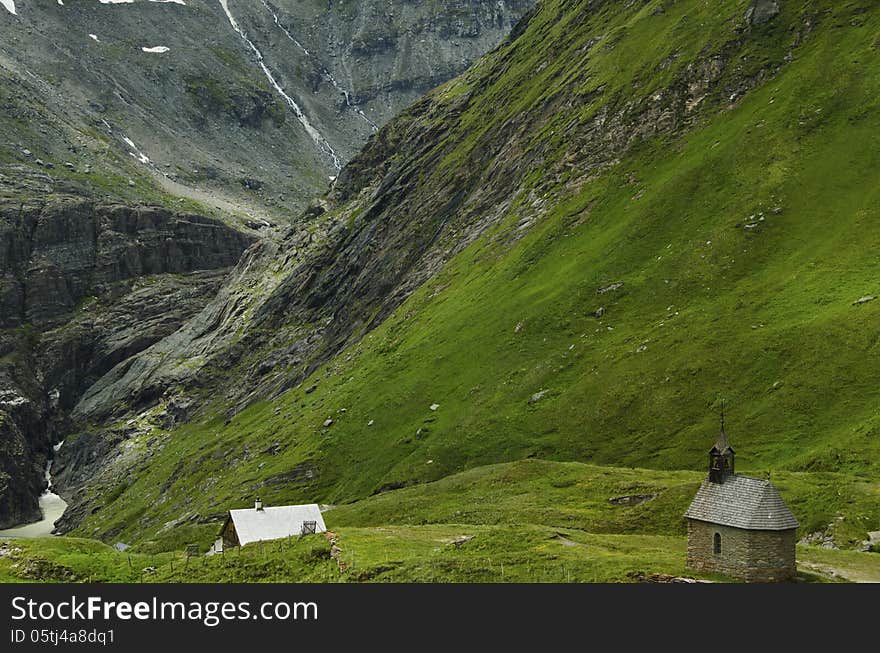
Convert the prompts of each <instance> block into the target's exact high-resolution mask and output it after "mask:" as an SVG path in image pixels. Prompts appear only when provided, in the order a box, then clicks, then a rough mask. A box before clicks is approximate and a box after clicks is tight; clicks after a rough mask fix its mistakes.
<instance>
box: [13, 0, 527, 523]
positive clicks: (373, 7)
mask: <svg viewBox="0 0 880 653" xmlns="http://www.w3.org/2000/svg"><path fill="white" fill-rule="evenodd" d="M532 4H533V2H532V1H531V0H528V1H524V0H520V1H509V2H486V1H473V0H454V1H446V2H433V1H432V2H412V3H404V4H403V5H400V6H394V5H393V4H392V3H388V2H368V3H358V2H347V1H345V2H338V3H329V4H328V5H327V6H326V7H325V6H324V5H321V4H320V3H312V2H300V1H290V0H282V1H279V2H268V1H264V0H260V1H259V2H243V1H240V0H222V1H215V0H187V2H172V3H169V2H164V3H163V2H149V1H147V0H136V1H134V2H124V3H114V2H106V3H105V2H98V1H97V0H96V1H94V2H91V1H89V2H86V1H83V2H68V3H66V4H62V3H49V2H35V1H31V0H17V1H16V2H9V3H5V4H4V5H3V6H0V113H2V114H3V120H0V409H2V410H0V417H2V420H0V424H2V427H0V428H2V432H3V438H2V440H0V442H2V446H3V447H4V450H3V452H2V454H0V527H4V526H9V525H12V524H15V523H18V522H22V521H29V520H32V519H34V518H36V517H38V510H37V502H36V497H37V496H38V495H39V493H40V492H41V491H42V489H43V487H44V485H45V481H44V479H43V469H44V467H45V463H46V460H47V457H48V456H49V455H51V453H50V452H51V445H52V444H54V443H56V442H58V441H59V440H60V439H62V438H64V437H66V436H67V435H68V434H70V433H71V432H72V431H76V430H77V424H78V423H80V422H81V421H82V420H88V421H89V423H90V424H92V425H94V426H95V427H96V428H98V431H97V432H98V433H99V434H101V435H100V437H97V438H93V439H90V438H89V437H88V436H87V435H86V436H84V437H79V438H71V439H69V442H68V444H67V446H66V450H65V454H66V456H67V457H68V459H67V460H62V461H57V464H56V466H55V471H56V475H57V478H58V479H59V481H58V482H59V483H60V485H61V486H64V485H65V480H67V481H68V486H70V487H73V486H75V485H77V484H82V483H83V482H85V481H86V480H88V479H89V478H90V476H91V475H92V474H94V472H95V468H96V466H100V465H102V464H103V463H104V462H105V456H106V455H111V454H113V453H114V452H115V451H116V450H117V445H119V444H120V443H121V442H122V441H123V440H125V439H126V438H127V437H128V436H129V435H130V432H131V428H128V429H126V428H122V429H120V428H118V427H117V426H114V425H111V426H110V427H109V428H107V429H106V430H103V428H102V425H103V424H104V422H103V420H105V419H109V417H110V416H111V415H125V414H134V413H136V412H137V408H136V407H140V406H143V405H148V406H156V405H157V404H158V405H161V406H162V407H163V409H162V411H163V412H162V416H161V418H159V419H158V421H157V422H156V425H157V426H158V427H160V428H170V427H172V426H174V425H175V424H177V423H179V422H182V421H186V419H188V417H189V414H190V412H191V411H190V408H189V406H190V404H191V403H192V402H191V401H190V400H188V399H181V400H178V399H177V397H176V395H175V394H174V393H173V392H172V393H171V394H169V388H170V386H162V387H161V389H159V390H158V394H153V392H154V391H155V390H156V389H157V388H159V386H158V385H156V384H151V385H150V387H148V388H143V389H142V390H141V391H138V392H137V393H136V397H131V400H132V401H131V404H130V405H122V404H118V405H114V406H112V408H110V409H109V410H108V411H103V410H96V411H78V412H77V413H76V418H75V420H74V421H71V420H70V415H69V413H70V411H71V410H72V409H74V408H75V407H76V406H77V405H78V404H79V403H80V399H81V398H82V396H83V395H84V394H89V396H90V397H94V396H101V397H103V396H104V395H103V394H102V390H97V391H94V390H90V388H91V387H92V385H93V384H95V383H96V382H98V381H99V380H100V379H102V378H103V377H104V376H105V375H107V374H111V376H112V375H119V374H122V373H124V372H125V371H131V373H135V371H136V370H138V369H139V368H140V367H141V366H142V362H141V360H140V359H138V358H136V355H137V354H139V353H141V352H142V351H144V350H145V349H148V348H150V347H151V346H153V345H155V344H158V343H160V342H161V341H163V340H165V339H166V338H168V339H169V343H170V344H167V345H163V346H164V347H167V349H168V350H169V351H183V347H182V346H181V345H178V344H175V343H176V342H177V341H178V340H180V339H181V337H182V336H181V335H180V333H178V331H179V330H180V329H181V327H185V332H187V331H186V329H189V330H192V331H193V332H194V333H195V334H196V336H195V337H199V338H201V337H202V335H204V337H206V338H207V339H208V341H207V342H206V341H203V345H204V346H205V347H206V349H205V357H204V360H205V361H211V362H213V361H215V360H216V359H215V357H214V356H215V354H216V353H217V352H219V351H223V350H224V349H225V347H226V344H227V341H228V340H229V339H230V338H235V337H237V335H238V334H237V333H236V332H235V331H234V330H227V329H233V326H232V325H233V324H235V323H237V322H243V321H246V322H249V320H250V315H249V314H247V313H246V311H249V310H250V307H251V306H252V305H253V304H254V303H255V302H258V301H259V299H258V298H259V297H260V296H261V294H262V295H266V294H270V293H271V291H272V290H273V289H274V286H275V285H276V284H277V283H278V282H279V281H280V280H281V278H282V277H283V269H282V267H281V266H280V265H279V264H277V263H271V262H268V261H272V260H274V255H275V253H276V252H278V247H277V244H276V242H275V241H277V239H278V238H279V237H280V234H281V233H283V230H284V229H285V228H286V227H285V225H286V224H287V223H289V222H291V221H293V220H294V219H295V218H296V217H297V216H298V215H299V214H300V213H301V211H302V209H303V208H304V207H306V205H307V204H308V202H309V201H310V199H311V198H312V197H313V196H314V195H315V194H316V193H319V192H324V190H325V189H326V187H327V184H328V181H329V180H331V179H333V178H335V176H336V175H337V174H338V171H339V168H340V167H341V166H342V165H343V164H344V163H345V162H346V161H347V160H349V159H350V158H351V157H352V156H353V155H354V153H356V152H357V150H358V149H359V148H360V146H361V145H362V144H363V142H364V141H365V140H366V139H367V138H368V137H369V136H370V135H371V134H372V133H374V132H375V131H376V130H377V129H378V128H379V126H380V125H382V124H384V123H385V122H386V121H387V120H388V119H390V118H391V116H392V115H393V114H394V113H396V112H397V111H399V110H400V109H402V108H403V107H405V106H406V105H407V104H409V103H410V102H412V101H413V100H414V99H416V98H417V97H418V96H419V95H421V94H422V93H423V92H425V91H427V90H429V89H430V88H432V87H433V86H435V85H437V84H438V83H440V82H442V81H445V80H447V79H449V78H450V77H452V76H454V75H455V74H457V73H459V72H461V71H462V70H464V69H465V68H466V67H467V66H468V65H469V64H470V63H471V62H473V61H474V60H475V59H477V58H478V57H479V56H481V55H482V54H483V53H485V52H486V51H488V50H490V49H491V48H492V47H494V46H495V45H496V44H497V43H499V42H500V41H501V40H502V39H503V38H504V37H505V36H506V35H507V33H508V32H509V31H510V29H511V28H512V26H513V25H514V24H515V23H516V21H517V20H518V19H519V17H520V16H521V15H522V14H523V13H524V12H525V11H526V10H527V9H528V8H529V7H530V6H531V5H532ZM169 207H173V208H169ZM227 225H232V226H231V227H229V226H227ZM292 233H297V234H299V236H298V238H300V239H303V238H304V239H305V242H304V244H303V245H301V246H300V249H301V251H306V250H308V248H309V246H310V243H314V244H313V245H312V246H313V247H317V244H316V243H323V242H324V238H326V237H327V235H328V234H326V233H323V232H322V230H321V228H320V227H317V228H316V227H314V226H312V225H309V226H307V227H305V228H304V229H302V230H300V229H298V228H297V229H295V230H294V231H293V232H292ZM256 236H260V237H262V238H264V239H265V240H264V241H263V242H261V243H260V244H259V245H257V246H255V247H254V248H253V251H252V252H250V253H249V254H248V256H247V257H245V258H244V259H243V261H242V262H241V264H240V265H239V268H238V269H237V271H236V273H235V274H234V275H233V279H232V280H231V281H229V282H228V283H224V281H223V280H224V277H225V275H226V273H227V270H228V268H229V267H230V266H232V265H234V264H235V263H236V261H238V260H239V257H240V255H241V253H242V252H243V251H244V250H245V249H246V248H247V247H248V246H250V245H251V244H252V243H253V242H254V241H255V237H256ZM264 261H265V262H264ZM257 262H259V263H257ZM231 289H234V290H231ZM218 291H220V298H219V299H218V300H217V301H214V302H212V301H211V300H212V299H214V298H215V296H216V295H217V293H218ZM208 304H210V308H209V309H208V310H207V311H206V312H204V313H202V309H203V308H205V306H206V305H208ZM220 325H223V326H222V327H221V326H220ZM218 327H219V328H218ZM214 340H217V341H218V342H216V343H215V342H214ZM244 349H246V346H243V350H244ZM175 356H176V355H175ZM236 360H237V359H236ZM175 361H176V363H175V364H179V365H180V368H181V370H182V371H181V372H180V374H181V376H182V377H184V378H187V379H189V378H191V377H192V376H193V371H194V370H198V369H200V368H201V367H202V366H203V362H202V360H201V357H200V356H198V355H197V356H194V357H187V358H181V357H176V358H175ZM169 363H171V361H170V360H166V361H164V364H166V365H167V364H169ZM230 364H231V363H230ZM222 367H223V366H222V365H221V368H222ZM267 369H268V368H267ZM221 374H222V372H221ZM107 386H108V383H107V382H104V383H102V386H101V387H102V388H106V387H107ZM90 401H93V400H90ZM87 403H88V402H87ZM135 430H136V429H135ZM126 434H127V435H126ZM98 441H100V444H95V443H96V442H98ZM77 452H82V456H80V459H78V464H77V465H72V464H69V463H70V460H72V459H76V458H77V456H79V454H78V453H77ZM74 479H75V481H74ZM77 486H78V485H77ZM72 514H73V515H74V516H75V515H76V511H75V510H74V511H73V513H72Z"/></svg>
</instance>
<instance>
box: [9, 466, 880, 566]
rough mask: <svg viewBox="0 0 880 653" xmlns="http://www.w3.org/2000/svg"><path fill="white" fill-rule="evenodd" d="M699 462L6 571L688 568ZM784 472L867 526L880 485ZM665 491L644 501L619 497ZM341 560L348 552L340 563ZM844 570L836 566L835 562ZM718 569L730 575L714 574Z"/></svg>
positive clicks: (816, 498)
mask: <svg viewBox="0 0 880 653" xmlns="http://www.w3.org/2000/svg"><path fill="white" fill-rule="evenodd" d="M702 476H703V475H702V474H700V473H698V472H683V471H675V472H667V471H657V470H644V469H618V468H610V467H600V466H594V465H585V464H582V463H554V462H549V461H539V460H528V461H520V462H516V463H505V464H498V465H489V466H486V467H481V468H476V469H472V470H468V471H466V472H462V473H460V474H456V475H453V476H450V477H448V478H445V479H442V480H440V481H437V482H434V483H429V484H424V485H420V486H417V487H413V488H406V489H402V490H395V491H391V492H387V493H384V494H382V495H380V496H376V497H371V498H368V499H365V500H362V501H358V502H356V503H354V504H351V505H347V506H340V507H337V508H334V509H333V510H330V511H328V512H326V513H325V521H326V523H327V525H328V527H329V528H330V529H331V530H332V532H333V533H334V534H335V536H336V537H335V542H336V545H337V546H338V547H339V549H340V551H339V552H338V561H337V559H335V558H332V557H331V555H330V554H331V548H330V543H329V542H328V541H327V540H326V539H325V538H324V537H311V538H307V539H305V540H301V541H297V540H296V539H292V540H289V541H281V542H269V543H264V544H262V545H260V544H256V545H251V546H248V547H246V548H245V549H244V550H232V551H229V552H227V553H226V554H225V555H224V556H223V557H222V558H221V557H220V556H215V557H213V558H205V557H198V558H193V559H190V560H189V561H187V560H186V558H185V556H184V554H183V552H182V551H177V552H176V553H168V552H158V551H150V550H149V547H144V546H139V547H135V549H134V552H132V551H129V552H126V553H125V554H121V553H119V552H117V551H116V550H114V549H112V548H111V547H109V546H106V545H104V544H101V543H99V542H95V541H94V540H82V539H77V538H54V539H48V540H32V541H28V540H23V541H22V540H19V541H12V542H8V543H5V544H4V543H0V582H21V581H25V582H29V581H34V580H41V581H62V582H82V581H89V580H91V581H98V582H138V581H140V582H279V581H286V582H290V581H297V582H366V581H370V582H401V581H403V582H430V581H441V582H447V581H452V582H570V581H577V582H597V581H598V582H611V581H614V582H617V581H623V582H627V581H630V580H633V577H632V575H631V574H633V573H637V572H642V573H645V574H651V573H659V574H668V575H688V574H689V572H687V570H686V569H685V567H684V563H685V538H684V536H683V533H684V519H683V517H682V513H683V512H684V509H685V507H686V505H687V503H688V501H690V498H691V497H692V496H693V493H694V490H695V488H696V486H697V484H698V483H699V481H700V479H701V478H702ZM776 484H777V485H778V487H779V488H780V490H781V491H782V492H783V494H785V496H786V498H788V499H789V501H790V503H791V504H792V508H793V509H794V511H795V513H796V514H797V515H798V517H799V518H800V519H801V520H802V522H804V524H805V526H810V520H811V521H812V523H814V524H817V525H821V524H824V523H825V521H827V520H829V519H832V520H833V518H832V517H830V515H835V514H843V515H845V516H846V519H844V520H833V521H834V529H835V534H836V535H837V536H838V538H839V539H843V538H845V537H847V536H849V535H851V534H854V533H859V532H860V531H861V529H862V528H863V525H864V523H865V521H866V519H867V515H868V514H869V513H870V510H871V508H872V507H873V506H876V504H877V496H878V493H880V486H878V484H877V483H876V482H874V483H866V482H858V481H853V480H852V479H850V478H848V477H844V476H842V475H837V474H802V473H793V474H792V473H790V474H783V475H781V476H780V477H779V478H777V479H776ZM633 494H656V495H657V496H656V498H654V499H651V500H648V501H646V502H644V503H641V504H638V505H631V506H627V505H615V504H612V503H610V502H609V501H608V499H609V498H613V497H619V496H630V495H633ZM798 561H799V566H800V569H801V578H802V579H803V580H835V579H837V580H839V579H841V577H842V578H843V579H849V580H862V581H874V582H878V581H880V556H878V555H877V554H876V553H856V552H852V551H834V550H824V549H819V548H815V547H799V548H798ZM340 563H341V564H340ZM832 572H834V574H836V575H837V576H836V578H835V576H834V575H832ZM708 578H710V579H715V580H724V579H722V578H720V577H713V576H709V577H708Z"/></svg>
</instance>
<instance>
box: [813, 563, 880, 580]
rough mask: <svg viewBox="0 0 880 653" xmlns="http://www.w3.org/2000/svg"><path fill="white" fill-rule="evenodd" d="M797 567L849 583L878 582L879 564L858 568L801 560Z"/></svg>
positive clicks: (879, 574) (879, 575)
mask: <svg viewBox="0 0 880 653" xmlns="http://www.w3.org/2000/svg"><path fill="white" fill-rule="evenodd" d="M798 567H799V568H800V569H803V570H804V571H809V572H813V573H817V574H821V575H823V576H827V577H829V578H835V579H839V580H843V581H847V582H849V583H880V566H878V569H877V570H870V569H868V570H859V569H855V568H853V567H844V566H841V565H831V564H828V563H826V562H814V561H811V560H801V561H799V562H798Z"/></svg>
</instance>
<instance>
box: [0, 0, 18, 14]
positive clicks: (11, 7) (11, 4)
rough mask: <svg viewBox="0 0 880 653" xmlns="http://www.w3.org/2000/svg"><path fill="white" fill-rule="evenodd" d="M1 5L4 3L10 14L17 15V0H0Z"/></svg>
mask: <svg viewBox="0 0 880 653" xmlns="http://www.w3.org/2000/svg"><path fill="white" fill-rule="evenodd" d="M0 5H3V6H4V7H6V10H7V11H8V12H9V13H10V14H12V15H13V16H15V15H16V13H15V0H0Z"/></svg>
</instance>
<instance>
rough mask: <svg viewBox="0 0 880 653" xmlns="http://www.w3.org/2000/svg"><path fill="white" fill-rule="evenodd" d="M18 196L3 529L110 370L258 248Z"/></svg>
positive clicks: (3, 205) (9, 224)
mask: <svg viewBox="0 0 880 653" xmlns="http://www.w3.org/2000/svg"><path fill="white" fill-rule="evenodd" d="M14 186H15V184H12V183H11V184H10V185H9V186H8V187H7V188H6V189H5V193H4V194H5V197H4V199H3V201H0V270H2V276H0V424H2V429H3V431H4V433H3V439H2V442H3V446H4V447H5V451H4V454H3V455H2V456H0V460H2V465H3V469H2V472H0V478H2V484H0V508H2V509H0V523H2V524H3V525H4V526H9V525H13V524H16V523H19V522H22V521H28V520H29V519H33V518H34V517H38V516H39V511H38V510H37V504H36V497H37V496H38V495H39V494H40V492H41V491H42V489H43V487H44V485H45V479H44V478H43V469H44V467H45V464H46V460H47V457H48V456H49V455H50V450H51V446H52V445H53V444H55V443H56V442H57V441H58V440H59V439H60V438H62V437H63V436H64V435H65V432H66V430H67V428H68V427H67V423H66V414H67V411H69V409H70V408H72V407H73V405H75V404H76V402H77V400H78V398H79V396H80V395H81V394H82V392H83V391H84V390H85V389H86V388H88V387H89V385H90V384H91V383H92V382H94V381H95V380H97V379H98V378H100V377H101V376H102V375H103V374H104V373H106V372H107V371H109V370H110V369H111V368H112V367H113V366H115V365H116V364H118V363H120V362H121V361H123V360H125V359H127V358H128V357H130V356H132V355H133V354H136V353H138V352H140V351H142V350H143V349H145V348H147V347H149V346H150V345H152V344H153V343H155V342H157V341H159V340H161V339H162V338H163V337H164V336H166V335H168V334H169V333H172V332H173V331H175V330H176V329H177V328H178V327H180V326H181V324H183V323H184V322H185V321H186V319H188V318H189V317H191V316H192V315H193V314H195V313H197V312H198V311H199V310H200V309H201V308H202V307H203V306H204V305H205V304H206V303H207V302H208V301H209V300H210V299H211V298H212V296H213V294H214V293H215V292H216V290H217V288H218V287H219V285H220V283H221V281H222V279H223V276H224V274H225V271H226V269H227V268H229V267H230V266H232V265H234V264H235V262H236V261H237V260H238V259H239V257H240V256H241V253H242V252H243V251H244V249H245V248H246V247H247V246H248V245H250V244H251V243H252V242H253V240H254V238H253V237H252V236H248V235H245V234H243V233H240V232H238V231H236V230H234V229H232V228H230V227H228V226H226V225H225V224H223V223H222V222H218V221H215V220H212V219H209V218H205V217H202V216H199V215H196V214H190V213H175V212H173V211H170V210H168V209H165V208H162V207H159V206H139V207H130V206H125V205H118V204H101V203H97V202H96V201H95V200H93V199H89V198H85V197H81V196H75V195H61V194H58V193H52V194H48V195H43V196H34V195H27V194H25V193H23V192H22V189H21V188H20V187H19V188H18V189H17V191H18V192H15V193H10V191H11V190H14V188H13V187H14Z"/></svg>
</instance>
